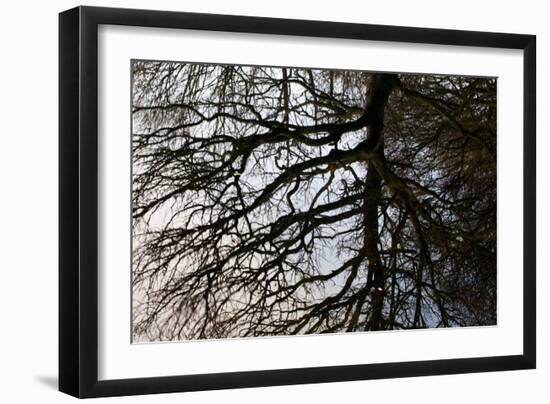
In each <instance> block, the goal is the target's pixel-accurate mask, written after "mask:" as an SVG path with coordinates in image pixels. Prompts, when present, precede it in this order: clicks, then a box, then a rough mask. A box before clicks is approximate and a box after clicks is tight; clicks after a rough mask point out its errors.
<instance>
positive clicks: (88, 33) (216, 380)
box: [59, 7, 536, 398]
mask: <svg viewBox="0 0 550 404" xmlns="http://www.w3.org/2000/svg"><path fill="white" fill-rule="evenodd" d="M100 24H113V25H124V26H140V27H156V28H176V29H178V28H179V29H194V30H207V31H227V32H240V33H259V34H277V35H291V36H309V37H319V38H342V39H360V40H371V41H385V42H403V43H413V44H414V43H418V44H438V45H449V46H453V45H463V46H475V47H487V48H507V49H519V50H522V51H523V60H524V62H523V63H524V64H523V67H524V76H523V83H524V90H523V119H524V121H523V142H524V143H523V147H524V155H523V180H524V183H523V184H524V185H523V203H524V205H523V206H524V208H523V209H524V210H523V218H524V228H523V251H524V256H523V354H521V355H511V356H493V357H481V358H467V359H445V360H428V361H415V362H399V363H379V364H364V365H349V366H331V367H314V368H297V369H280V370H261V371H250V372H234V373H217V374H188V375H181V376H170V377H150V378H139V379H121V380H105V381H103V380H98V322H97V318H98V270H97V266H98V139H97V132H98V104H97V103H98V87H97V86H98V66H97V62H98V26H99V25H100ZM535 73H536V37H535V36H534V35H519V34H503V33H489V32H471V31H457V30H443V29H424V28H409V27H396V26H381V25H366V24H350V23H339V22H321V21H304V20H289V19H277V18H263V17H262V18H260V17H245V16H229V15H213V14H197V13H183V12H166V11H149V10H131V9H111V8H96V7H77V8H73V9H71V10H68V11H64V12H62V13H60V15H59V100H60V101H59V218H60V219H59V390H60V391H62V392H65V393H68V394H70V395H73V396H76V397H81V398H84V397H104V396H120V395H134V394H150V393H168V392H183V391H196V390H211V389H226V388H244V387H260V386H274V385H291V384H301V383H324V382H337V381H351V380H363V379H381V378H396V377H411V376H427V375H442V374H459V373H470V372H488V371H500V370H514V369H533V368H535V366H536V323H535V318H536V311H535V309H536V296H535V281H536V279H535V263H536V254H535V253H536V213H535V212H536V206H535V204H536V202H535V196H536V181H535V178H536V177H535V175H536V169H535V166H536V163H535V147H536V139H535V119H536V108H535V106H536V81H535V80H536V77H535V76H536V74H535Z"/></svg>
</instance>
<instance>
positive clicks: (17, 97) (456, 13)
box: [0, 0, 550, 404]
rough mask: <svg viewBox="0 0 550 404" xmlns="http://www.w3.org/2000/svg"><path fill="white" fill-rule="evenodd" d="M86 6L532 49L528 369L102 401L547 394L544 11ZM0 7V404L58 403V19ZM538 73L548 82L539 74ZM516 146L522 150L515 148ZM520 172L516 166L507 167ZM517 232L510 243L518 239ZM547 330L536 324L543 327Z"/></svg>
mask: <svg viewBox="0 0 550 404" xmlns="http://www.w3.org/2000/svg"><path fill="white" fill-rule="evenodd" d="M369 3H370V2H368V1H364V0H363V1H356V2H353V1H351V0H339V1H337V2H334V1H326V2H321V1H319V0H316V1H309V2H308V1H302V2H298V1H296V0H277V1H275V2H262V1H258V0H231V1H223V0H201V1H196V2H188V3H187V4H186V3H184V2H182V1H169V0H157V1H155V2H154V3H153V2H147V1H143V0H140V1H137V0H136V1H120V0H111V1H90V2H89V3H88V5H98V6H111V7H133V8H156V9H166V10H180V11H196V12H209V13H225V14H242V15H258V16H272V17H283V18H303V19H318V20H334V21H346V22H360V23H375V24H389V25H407V26H419V27H433V28H455V29H468V30H484V31H502V32H518V33H531V34H536V35H537V41H538V47H537V52H538V63H537V70H538V75H537V76H538V77H537V80H538V86H537V91H538V96H537V101H538V108H537V110H538V115H539V117H538V125H537V131H538V152H537V155H538V163H537V166H538V167H537V170H538V180H537V187H538V195H537V204H538V212H537V215H538V231H537V233H538V243H537V244H538V245H537V248H538V285H539V286H538V308H539V309H538V323H539V326H538V341H539V343H538V369H537V370H533V371H518V372H500V373H485V374H469V375H460V376H439V377H423V378H410V379H393V380H378V381H364V382H347V383H332V384H317V385H303V386H285V387H273V388H261V389H243V390H226V391H217V392H200V393H185V394H168V395H157V396H141V397H126V398H115V399H108V400H109V402H117V403H118V402H120V403H164V402H166V403H176V402H181V401H182V400H186V402H187V403H210V402H221V403H233V402H238V403H240V404H242V403H256V402H258V401H261V402H262V403H278V402H311V403H329V402H330V403H333V402H345V401H347V400H351V401H360V402H370V401H378V402H384V403H386V402H390V403H391V402H397V401H402V400H404V399H405V400H406V401H407V403H410V404H413V403H423V404H426V403H432V402H433V403H439V402H442V401H444V402H446V403H464V402H465V401H474V402H495V403H501V402H505V403H506V402H518V401H522V402H533V403H539V402H540V403H542V402H547V400H548V397H549V396H550V392H549V391H548V389H547V386H546V385H547V384H548V381H549V380H550V350H549V349H548V345H547V341H549V340H550V325H549V323H548V314H549V310H548V308H549V307H550V283H549V281H550V275H549V274H548V272H547V271H545V270H544V268H545V267H547V266H548V265H549V264H550V248H549V244H550V231H549V230H548V226H549V225H550V216H549V213H548V210H547V209H545V206H547V205H548V204H549V203H550V185H549V182H548V180H547V178H548V176H549V175H550V159H548V158H546V153H545V151H546V150H547V149H549V147H550V140H549V139H548V138H547V137H546V136H544V134H545V133H548V132H549V131H550V119H548V117H547V115H546V114H545V111H548V110H549V109H550V98H549V97H548V95H547V94H548V91H550V78H549V75H548V74H549V73H548V72H550V25H548V22H547V17H548V15H549V13H548V10H546V9H545V2H542V1H532V0H523V1H521V2H517V1H516V2H510V3H509V4H508V3H505V2H503V1H486V2H481V1H479V0H474V1H471V0H462V1H460V2H452V3H446V4H445V3H443V2H441V1H435V0H434V1H430V0H415V1H407V0H402V1H391V0H387V1H384V2H372V4H369ZM75 5H78V3H76V2H73V1H65V0H62V1H57V2H56V3H55V4H51V3H47V2H38V1H27V2H23V1H21V2H18V3H16V2H9V3H8V2H6V3H5V4H4V6H3V7H2V15H3V19H2V24H0V32H1V35H0V41H1V42H0V43H1V49H2V53H1V54H2V60H1V62H0V77H1V78H2V81H0V94H1V95H0V103H1V109H0V111H1V115H0V116H1V118H0V134H1V136H2V142H1V143H0V145H1V146H0V184H1V186H2V191H1V193H0V195H1V197H0V212H2V214H1V215H0V257H1V258H0V271H1V273H2V275H1V277H0V279H1V280H2V282H1V283H0V327H1V329H2V332H0V386H1V388H0V401H2V402H6V403H19V402H21V403H23V402H25V403H27V402H29V403H33V402H41V403H50V402H51V403H64V402H69V401H70V400H72V399H71V398H70V397H69V396H66V395H63V394H61V393H59V392H57V391H56V385H57V13H58V12H60V11H62V10H64V9H67V8H71V7H73V6H75ZM545 72H547V73H546V74H545ZM518 141H520V139H518ZM509 163H510V164H520V161H510V162H509ZM520 231H521V230H520V229H518V237H519V232H520ZM545 320H546V321H545Z"/></svg>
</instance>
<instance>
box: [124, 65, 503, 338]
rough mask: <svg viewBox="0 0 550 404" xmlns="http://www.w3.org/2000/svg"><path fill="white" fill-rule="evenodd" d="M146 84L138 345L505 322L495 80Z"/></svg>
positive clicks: (134, 109)
mask: <svg viewBox="0 0 550 404" xmlns="http://www.w3.org/2000/svg"><path fill="white" fill-rule="evenodd" d="M131 83H132V84H131V86H132V88H131V90H132V106H131V121H132V133H131V144H132V302H131V305H132V340H133V342H134V343H141V342H157V341H183V340H197V339H224V338H234V337H262V336H288V335H304V334H324V333H344V332H371V331H381V330H406V329H420V328H448V327H471V326H490V325H496V323H497V310H496V307H497V270H496V268H497V265H496V245H497V229H496V223H497V220H496V218H497V216H496V214H497V194H496V185H497V172H496V161H497V158H496V156H497V149H496V144H497V136H496V130H497V128H496V115H497V79H496V78H494V77H472V76H457V75H443V74H410V73H385V72H370V71H357V70H334V69H332V70H331V69H315V68H300V67H273V66H245V65H221V64H204V63H186V62H171V61H148V60H133V61H132V62H131Z"/></svg>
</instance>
